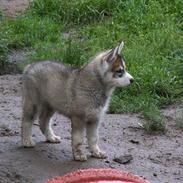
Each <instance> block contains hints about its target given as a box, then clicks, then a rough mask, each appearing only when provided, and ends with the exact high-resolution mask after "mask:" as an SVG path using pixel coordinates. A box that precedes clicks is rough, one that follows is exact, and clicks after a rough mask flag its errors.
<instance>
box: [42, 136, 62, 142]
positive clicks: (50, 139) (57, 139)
mask: <svg viewBox="0 0 183 183" xmlns="http://www.w3.org/2000/svg"><path fill="white" fill-rule="evenodd" d="M46 141H47V142H49V143H60V142H61V138H60V137H59V136H56V135H52V136H49V137H47V140H46Z"/></svg>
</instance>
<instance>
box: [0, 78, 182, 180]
mask: <svg viewBox="0 0 183 183" xmlns="http://www.w3.org/2000/svg"><path fill="white" fill-rule="evenodd" d="M181 110H182V109H181V106H180V105H176V106H170V107H168V108H167V109H165V110H163V113H164V114H165V116H166V119H167V124H168V125H167V132H166V133H165V134H159V135H148V134H146V133H145V132H144V131H143V129H141V128H140V127H139V124H138V123H142V121H143V119H142V118H141V116H140V115H138V114H123V115H111V114H108V115H106V116H105V118H104V119H103V120H102V122H101V125H100V128H99V132H100V137H101V138H100V145H101V147H102V149H104V150H105V151H106V152H107V154H108V158H107V159H106V160H99V159H94V158H91V157H90V156H89V153H88V161H87V162H84V163H81V162H75V161H73V159H72V152H71V136H70V130H71V129H70V122H69V120H68V119H66V118H64V117H62V116H60V115H58V114H55V115H54V123H53V127H54V129H55V131H56V134H57V135H60V136H61V139H62V141H61V143H60V144H49V143H45V142H44V140H45V139H44V137H43V135H42V134H41V132H40V130H39V126H38V125H36V124H35V125H34V129H33V136H34V138H35V139H36V141H37V145H36V147H35V148H32V149H24V148H22V147H21V141H20V140H21V139H20V126H21V75H4V76H0V183H10V182H14V183H43V182H44V181H45V180H46V179H48V178H51V177H54V176H57V175H63V174H65V173H68V172H71V171H74V170H78V169H85V168H91V167H93V168H96V167H102V168H104V167H106V168H109V167H111V168H116V169H120V170H125V171H129V172H132V173H134V174H137V175H139V176H143V177H145V178H147V179H148V180H150V181H151V182H152V183H182V182H183V131H181V130H179V129H177V128H176V126H175V119H176V118H177V116H178V115H179V114H180V111H181ZM126 154H128V155H129V154H130V155H132V157H133V160H131V161H130V162H129V163H127V164H120V163H117V162H115V161H114V158H116V157H119V156H121V155H126Z"/></svg>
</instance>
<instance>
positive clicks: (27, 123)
mask: <svg viewBox="0 0 183 183" xmlns="http://www.w3.org/2000/svg"><path fill="white" fill-rule="evenodd" d="M36 115H37V107H36V105H34V104H33V103H32V101H31V100H30V99H29V98H28V97H25V98H24V99H23V116H22V145H23V146H24V147H34V146H35V142H34V141H33V139H32V126H33V122H34V119H35V117H36Z"/></svg>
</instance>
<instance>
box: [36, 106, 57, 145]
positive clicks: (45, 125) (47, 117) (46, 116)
mask: <svg viewBox="0 0 183 183" xmlns="http://www.w3.org/2000/svg"><path fill="white" fill-rule="evenodd" d="M53 114H54V111H53V109H52V108H51V107H50V106H49V105H48V104H44V105H42V106H41V110H40V115H39V124H40V129H41V131H42V133H43V134H44V135H45V137H46V141H47V142H51V143H60V137H59V136H56V135H55V134H54V132H53V129H52V127H51V117H52V115H53Z"/></svg>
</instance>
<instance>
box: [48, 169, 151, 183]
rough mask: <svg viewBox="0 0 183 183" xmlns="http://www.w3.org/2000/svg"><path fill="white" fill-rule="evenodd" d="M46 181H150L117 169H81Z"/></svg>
mask: <svg viewBox="0 0 183 183" xmlns="http://www.w3.org/2000/svg"><path fill="white" fill-rule="evenodd" d="M45 183H150V182H149V181H147V180H145V179H144V178H141V177H139V176H137V175H133V174H131V173H128V172H123V171H119V170H115V169H87V170H79V171H76V172H73V173H69V174H66V175H64V176H61V177H56V178H53V179H51V180H48V181H47V182H45Z"/></svg>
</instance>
